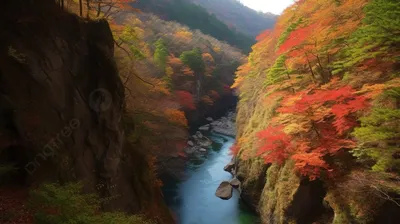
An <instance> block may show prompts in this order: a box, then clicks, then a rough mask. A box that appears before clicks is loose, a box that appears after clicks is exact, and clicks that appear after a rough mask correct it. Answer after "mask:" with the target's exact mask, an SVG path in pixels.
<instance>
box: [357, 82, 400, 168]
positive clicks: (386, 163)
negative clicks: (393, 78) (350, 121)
mask: <svg viewBox="0 0 400 224" xmlns="http://www.w3.org/2000/svg"><path fill="white" fill-rule="evenodd" d="M399 94H400V88H393V89H391V90H388V91H387V92H386V93H385V94H384V96H383V97H384V99H386V100H387V99H388V98H389V99H391V100H392V101H396V100H400V97H399ZM394 103H395V102H394ZM360 121H361V127H359V128H356V129H355V130H354V132H353V135H354V136H355V137H356V138H357V140H358V141H359V147H358V148H357V149H354V150H353V154H354V155H355V156H356V157H357V158H358V159H359V160H360V161H368V160H373V161H374V166H373V167H372V169H373V170H375V171H386V170H392V169H395V170H398V169H400V161H399V160H398V159H395V158H394V157H393V154H394V153H398V152H399V145H398V144H399V142H400V110H399V109H398V108H389V107H382V106H381V105H377V106H376V107H375V108H374V109H373V110H372V112H371V113H370V114H369V115H368V116H366V117H363V118H361V119H360Z"/></svg>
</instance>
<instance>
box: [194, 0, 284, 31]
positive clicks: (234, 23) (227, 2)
mask: <svg viewBox="0 0 400 224" xmlns="http://www.w3.org/2000/svg"><path fill="white" fill-rule="evenodd" d="M188 1H192V2H193V3H195V4H198V5H200V6H202V7H204V8H205V9H206V10H207V11H209V12H210V13H213V14H215V15H216V17H217V18H218V19H219V20H221V21H223V22H224V23H226V24H227V25H228V26H230V27H235V28H236V29H237V30H238V31H240V32H242V33H244V34H247V35H250V36H252V37H256V36H257V35H258V34H260V33H261V32H262V31H264V30H266V29H271V28H273V26H274V24H275V21H276V19H277V17H278V15H275V14H273V13H261V12H257V11H256V10H254V9H251V8H249V7H247V6H245V5H243V4H242V3H241V2H239V1H238V0H188Z"/></svg>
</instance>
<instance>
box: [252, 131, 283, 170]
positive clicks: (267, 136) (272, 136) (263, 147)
mask: <svg viewBox="0 0 400 224" xmlns="http://www.w3.org/2000/svg"><path fill="white" fill-rule="evenodd" d="M257 137H258V139H259V141H260V143H259V148H258V152H257V155H258V156H261V157H262V158H264V161H265V163H275V162H276V163H278V164H282V163H283V162H284V161H285V160H286V159H287V158H288V157H289V156H290V153H291V145H290V144H291V143H290V141H291V138H290V136H289V135H287V134H286V133H285V132H283V126H277V127H273V126H269V127H268V128H266V129H265V130H263V131H260V132H258V133H257Z"/></svg>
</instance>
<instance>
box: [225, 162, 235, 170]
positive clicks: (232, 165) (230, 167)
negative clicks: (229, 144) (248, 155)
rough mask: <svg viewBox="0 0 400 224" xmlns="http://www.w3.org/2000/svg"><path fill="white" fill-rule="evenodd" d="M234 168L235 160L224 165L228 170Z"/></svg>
mask: <svg viewBox="0 0 400 224" xmlns="http://www.w3.org/2000/svg"><path fill="white" fill-rule="evenodd" d="M233 168H235V163H234V162H230V163H228V164H227V165H226V166H225V167H224V170H225V171H226V172H232V170H233Z"/></svg>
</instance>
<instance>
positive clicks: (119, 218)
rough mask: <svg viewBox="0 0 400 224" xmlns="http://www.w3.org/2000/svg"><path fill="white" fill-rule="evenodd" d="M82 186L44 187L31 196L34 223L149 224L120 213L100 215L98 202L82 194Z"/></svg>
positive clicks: (91, 195)
mask: <svg viewBox="0 0 400 224" xmlns="http://www.w3.org/2000/svg"><path fill="white" fill-rule="evenodd" d="M81 191H82V185H81V184H75V183H70V184H66V185H64V186H61V185H59V184H43V185H41V186H40V187H39V188H38V189H36V190H32V191H31V193H30V205H31V207H32V209H33V210H34V211H35V214H34V221H35V223H40V224H93V223H98V224H110V223H114V224H151V223H152V222H149V221H145V220H144V219H143V218H142V217H140V216H128V215H125V214H123V213H118V212H116V213H101V212H99V210H100V200H99V198H98V197H97V196H95V195H93V194H82V193H81Z"/></svg>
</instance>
